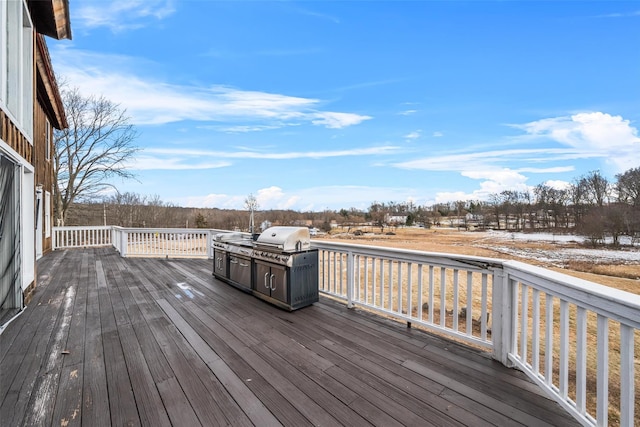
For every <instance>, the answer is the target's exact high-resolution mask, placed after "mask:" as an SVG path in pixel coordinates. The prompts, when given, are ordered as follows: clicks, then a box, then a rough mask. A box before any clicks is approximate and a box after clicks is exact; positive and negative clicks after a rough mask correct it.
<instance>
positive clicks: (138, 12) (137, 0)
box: [71, 0, 176, 32]
mask: <svg viewBox="0 0 640 427" xmlns="http://www.w3.org/2000/svg"><path fill="white" fill-rule="evenodd" d="M71 10H72V13H73V23H74V26H78V27H80V28H88V29H91V28H98V27H107V28H109V29H110V30H111V31H113V32H121V31H125V30H133V29H138V28H143V27H145V26H147V25H149V22H150V21H151V20H162V19H165V18H166V17H168V16H170V15H172V14H173V13H174V12H175V10H176V8H175V2H174V1H173V0H111V1H85V2H80V3H79V4H78V6H77V7H74V8H72V9H71Z"/></svg>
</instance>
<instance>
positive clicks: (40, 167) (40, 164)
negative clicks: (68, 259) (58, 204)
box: [33, 99, 54, 254]
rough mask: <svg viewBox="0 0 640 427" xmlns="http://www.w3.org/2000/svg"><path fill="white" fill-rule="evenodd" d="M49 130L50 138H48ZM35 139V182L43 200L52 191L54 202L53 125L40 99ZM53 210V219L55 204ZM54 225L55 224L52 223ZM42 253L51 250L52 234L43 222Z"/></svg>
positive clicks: (42, 209) (34, 132)
mask: <svg viewBox="0 0 640 427" xmlns="http://www.w3.org/2000/svg"><path fill="white" fill-rule="evenodd" d="M47 132H48V133H49V138H48V139H47ZM33 139H34V163H33V165H34V166H35V170H36V176H35V183H36V185H41V186H42V191H43V194H42V202H43V203H44V202H45V196H44V192H45V191H48V192H50V193H51V198H50V200H49V202H50V204H53V164H52V161H53V158H52V156H53V149H54V147H53V126H51V125H50V126H49V127H48V128H47V115H46V113H45V110H44V109H43V107H42V104H41V101H40V99H38V102H36V104H35V111H34V121H33ZM47 144H49V159H47ZM49 209H50V210H49V212H51V218H50V219H51V220H53V206H51V205H50V206H49ZM40 215H41V217H40V220H41V221H44V206H42V208H41V209H40ZM51 226H53V224H51ZM41 228H42V253H43V254H46V253H47V252H49V251H51V236H49V237H48V238H47V237H46V235H45V225H44V223H42V227H41Z"/></svg>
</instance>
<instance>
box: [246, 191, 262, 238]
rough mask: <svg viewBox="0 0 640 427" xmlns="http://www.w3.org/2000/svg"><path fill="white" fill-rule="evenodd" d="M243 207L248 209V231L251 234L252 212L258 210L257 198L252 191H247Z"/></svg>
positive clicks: (252, 227)
mask: <svg viewBox="0 0 640 427" xmlns="http://www.w3.org/2000/svg"><path fill="white" fill-rule="evenodd" d="M244 207H245V208H246V209H247V210H248V211H249V233H251V234H253V233H254V232H255V224H254V221H255V220H254V217H253V216H254V212H255V211H257V210H258V207H259V205H258V199H257V198H256V196H254V195H253V193H249V195H248V196H247V198H246V199H244Z"/></svg>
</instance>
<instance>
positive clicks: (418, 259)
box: [311, 240, 503, 271]
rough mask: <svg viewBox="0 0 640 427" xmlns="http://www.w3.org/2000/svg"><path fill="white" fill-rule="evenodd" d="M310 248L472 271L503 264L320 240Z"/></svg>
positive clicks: (313, 241) (480, 258) (474, 258)
mask: <svg viewBox="0 0 640 427" xmlns="http://www.w3.org/2000/svg"><path fill="white" fill-rule="evenodd" d="M311 247H312V248H316V249H325V250H332V251H337V252H357V253H358V254H359V255H366V256H376V257H381V258H388V259H394V260H401V261H406V262H414V263H422V264H427V263H432V264H438V265H443V266H446V267H451V268H460V269H465V270H474V271H487V270H495V269H502V263H503V261H502V260H499V259H494V258H485V257H477V256H469V255H460V254H449V253H441V252H426V251H418V250H412V249H399V248H388V247H381V246H368V245H360V244H353V243H342V242H339V243H338V242H327V241H322V240H312V241H311Z"/></svg>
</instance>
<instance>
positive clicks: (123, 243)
mask: <svg viewBox="0 0 640 427" xmlns="http://www.w3.org/2000/svg"><path fill="white" fill-rule="evenodd" d="M128 245H129V235H128V233H127V231H126V230H125V229H121V230H120V256H121V257H123V258H125V257H126V256H127V246H128Z"/></svg>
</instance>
